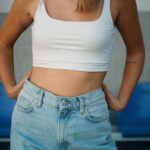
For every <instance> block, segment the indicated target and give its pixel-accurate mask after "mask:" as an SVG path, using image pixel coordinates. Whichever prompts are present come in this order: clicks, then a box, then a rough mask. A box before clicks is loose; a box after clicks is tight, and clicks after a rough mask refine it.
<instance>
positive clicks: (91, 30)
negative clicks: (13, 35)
mask: <svg viewBox="0 0 150 150" xmlns="http://www.w3.org/2000/svg"><path fill="white" fill-rule="evenodd" d="M110 1H111V0H104V4H103V10H102V13H101V16H100V17H99V18H98V19H96V20H92V21H65V20H60V19H55V18H53V17H51V16H49V15H48V14H47V11H46V8H45V3H44V0H39V5H38V7H37V10H36V14H35V19H34V23H33V24H32V52H33V64H32V66H33V67H44V68H56V69H67V70H76V71H87V72H94V71H96V72H99V71H107V70H108V69H109V65H110V60H111V56H112V48H113V43H114V35H115V32H116V27H115V26H114V24H113V20H112V16H111V12H110Z"/></svg>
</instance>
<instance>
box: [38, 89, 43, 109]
mask: <svg viewBox="0 0 150 150" xmlns="http://www.w3.org/2000/svg"><path fill="white" fill-rule="evenodd" d="M44 94H45V92H44V91H43V90H42V91H41V93H40V94H39V96H38V97H37V99H38V100H37V103H36V106H37V107H38V108H40V107H41V106H42V103H43V97H44Z"/></svg>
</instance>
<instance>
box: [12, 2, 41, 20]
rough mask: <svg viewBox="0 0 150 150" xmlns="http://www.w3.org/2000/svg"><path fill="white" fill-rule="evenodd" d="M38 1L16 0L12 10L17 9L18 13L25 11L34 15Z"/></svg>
mask: <svg viewBox="0 0 150 150" xmlns="http://www.w3.org/2000/svg"><path fill="white" fill-rule="evenodd" d="M38 2H39V0H14V2H13V5H12V12H14V11H15V12H16V13H17V14H22V13H25V14H28V15H30V16H31V17H33V16H34V12H35V11H36V7H37V4H38ZM10 13H11V11H10Z"/></svg>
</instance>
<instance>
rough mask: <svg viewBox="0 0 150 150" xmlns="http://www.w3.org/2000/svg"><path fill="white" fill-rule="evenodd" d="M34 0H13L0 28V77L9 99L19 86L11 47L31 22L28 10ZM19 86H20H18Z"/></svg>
mask: <svg viewBox="0 0 150 150" xmlns="http://www.w3.org/2000/svg"><path fill="white" fill-rule="evenodd" d="M33 1H34V0H14V3H13V5H12V8H11V10H10V12H9V14H8V16H7V18H6V20H5V22H4V23H3V25H2V26H1V28H0V76H1V80H2V82H3V84H4V88H5V90H6V92H7V94H8V96H9V97H11V98H16V96H17V93H18V90H19V88H20V86H19V85H18V86H16V81H15V77H14V61H13V47H14V44H15V42H16V40H17V39H18V37H19V36H20V35H21V33H22V32H23V31H24V30H25V29H27V28H28V27H29V25H30V24H31V23H32V22H33V18H32V16H31V14H30V13H29V12H30V9H31V5H33V4H32V3H33ZM20 85H21V84H20Z"/></svg>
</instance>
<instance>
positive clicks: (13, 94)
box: [7, 71, 31, 99]
mask: <svg viewBox="0 0 150 150" xmlns="http://www.w3.org/2000/svg"><path fill="white" fill-rule="evenodd" d="M30 76H31V71H28V72H27V73H26V74H25V75H24V77H23V79H22V80H21V81H20V82H19V83H18V84H16V85H15V86H11V87H10V88H9V89H8V90H7V93H8V96H9V97H10V98H12V99H17V97H18V94H19V92H20V91H21V89H22V88H23V85H24V83H25V81H26V79H28V78H29V77H30Z"/></svg>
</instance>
